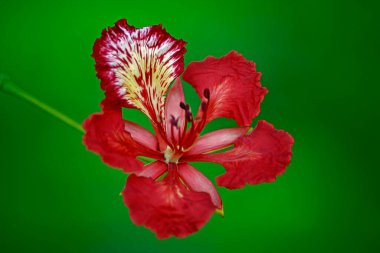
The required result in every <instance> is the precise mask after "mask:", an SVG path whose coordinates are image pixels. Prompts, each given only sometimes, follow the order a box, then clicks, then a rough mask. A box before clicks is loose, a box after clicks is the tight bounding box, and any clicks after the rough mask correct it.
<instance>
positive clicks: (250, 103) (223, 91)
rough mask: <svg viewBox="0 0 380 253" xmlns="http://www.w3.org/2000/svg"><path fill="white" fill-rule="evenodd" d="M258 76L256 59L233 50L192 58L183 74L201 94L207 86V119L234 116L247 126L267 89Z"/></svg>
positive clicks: (259, 74) (258, 109)
mask: <svg viewBox="0 0 380 253" xmlns="http://www.w3.org/2000/svg"><path fill="white" fill-rule="evenodd" d="M260 77H261V73H259V72H257V71H256V66H255V63H254V62H251V61H248V60H247V59H245V58H244V57H243V56H242V55H240V54H238V53H237V52H235V51H232V52H230V53H228V54H227V55H225V56H223V57H221V58H215V57H207V58H206V59H205V60H203V61H200V62H192V63H190V64H189V66H188V67H187V69H186V70H185V72H184V74H183V79H184V80H185V81H187V82H188V83H190V84H191V85H192V86H194V88H195V89H196V91H197V93H198V95H199V96H200V97H204V91H205V90H206V89H208V90H209V96H210V100H209V105H208V109H207V121H208V122H209V121H211V120H213V119H215V118H218V117H226V118H232V119H234V120H236V122H237V123H238V125H239V126H250V125H251V122H252V119H253V118H254V117H256V116H257V115H258V114H259V112H260V103H261V102H262V100H263V99H264V95H265V94H266V93H267V89H266V88H264V87H262V86H261V84H260V82H259V80H260Z"/></svg>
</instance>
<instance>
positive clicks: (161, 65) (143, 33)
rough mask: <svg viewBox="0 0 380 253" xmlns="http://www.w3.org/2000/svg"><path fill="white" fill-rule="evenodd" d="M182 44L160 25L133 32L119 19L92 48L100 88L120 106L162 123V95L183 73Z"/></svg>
mask: <svg viewBox="0 0 380 253" xmlns="http://www.w3.org/2000/svg"><path fill="white" fill-rule="evenodd" d="M185 44H186V43H185V42H184V41H182V40H176V39H174V38H173V37H172V36H171V35H170V34H168V33H167V32H166V31H165V29H163V28H162V26H161V25H155V26H150V27H144V28H141V29H136V28H135V27H133V26H130V25H128V24H127V21H126V20H125V19H122V20H119V21H118V22H117V23H116V24H115V26H114V27H110V28H108V29H105V30H104V31H103V33H102V36H101V38H99V39H98V40H97V41H96V42H95V45H94V49H93V57H94V58H95V61H96V66H95V67H96V70H97V75H98V77H99V78H100V80H101V87H102V89H103V90H105V91H106V95H108V96H113V97H117V98H119V102H120V104H121V105H123V106H126V107H134V108H137V109H139V110H141V111H142V112H144V113H145V114H146V115H147V116H148V117H150V118H151V119H152V120H154V121H160V120H163V117H164V103H165V96H164V95H165V93H166V92H167V89H168V87H169V85H170V84H171V82H172V81H173V80H174V79H175V78H176V77H178V76H179V75H180V74H181V73H182V71H183V65H184V63H183V54H184V53H185V51H186V50H185V48H184V46H185Z"/></svg>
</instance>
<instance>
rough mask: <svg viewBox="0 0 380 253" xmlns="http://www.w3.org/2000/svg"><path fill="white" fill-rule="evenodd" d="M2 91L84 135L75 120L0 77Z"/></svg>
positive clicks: (80, 126)
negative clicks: (24, 101) (37, 108)
mask: <svg viewBox="0 0 380 253" xmlns="http://www.w3.org/2000/svg"><path fill="white" fill-rule="evenodd" d="M0 90H1V91H3V92H4V93H8V94H10V95H13V96H15V97H18V98H21V99H23V100H26V101H27V102H29V103H31V104H33V105H35V106H37V107H39V108H40V109H42V110H43V111H45V112H47V113H49V114H51V115H52V116H54V117H56V118H57V119H59V120H61V121H63V122H64V123H66V124H67V125H69V126H71V127H73V128H75V129H76V130H78V131H79V132H81V133H84V130H83V127H82V125H81V124H79V123H78V122H76V121H75V120H73V119H71V118H70V117H68V116H66V115H65V114H63V113H61V112H59V111H57V110H56V109H54V108H52V107H51V106H49V105H47V104H45V103H43V102H41V101H40V100H38V99H37V98H35V97H33V96H31V95H30V94H28V93H27V92H25V91H24V90H22V89H20V88H19V87H17V86H16V85H14V84H13V83H12V82H10V81H9V80H7V79H6V78H4V77H3V78H1V77H0Z"/></svg>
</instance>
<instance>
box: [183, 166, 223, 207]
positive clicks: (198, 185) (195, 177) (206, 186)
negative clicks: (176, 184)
mask: <svg viewBox="0 0 380 253" xmlns="http://www.w3.org/2000/svg"><path fill="white" fill-rule="evenodd" d="M178 173H179V175H180V176H181V179H182V180H183V181H184V183H185V185H186V186H187V187H189V188H190V190H192V191H196V192H206V193H208V194H210V196H211V200H212V203H213V204H214V205H215V207H216V208H217V209H219V210H223V206H222V200H221V198H220V196H219V194H218V192H217V191H216V189H215V186H214V185H213V184H212V183H211V181H210V180H208V178H207V177H205V176H204V175H203V174H202V173H201V172H199V171H198V170H197V169H196V168H194V167H192V166H191V165H189V164H187V163H184V164H179V166H178Z"/></svg>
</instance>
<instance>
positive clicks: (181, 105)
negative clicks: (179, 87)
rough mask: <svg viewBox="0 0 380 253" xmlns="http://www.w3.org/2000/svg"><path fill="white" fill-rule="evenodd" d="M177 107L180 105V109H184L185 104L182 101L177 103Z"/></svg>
mask: <svg viewBox="0 0 380 253" xmlns="http://www.w3.org/2000/svg"><path fill="white" fill-rule="evenodd" d="M179 107H181V108H182V109H184V110H186V105H185V103H184V102H181V103H179Z"/></svg>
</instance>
